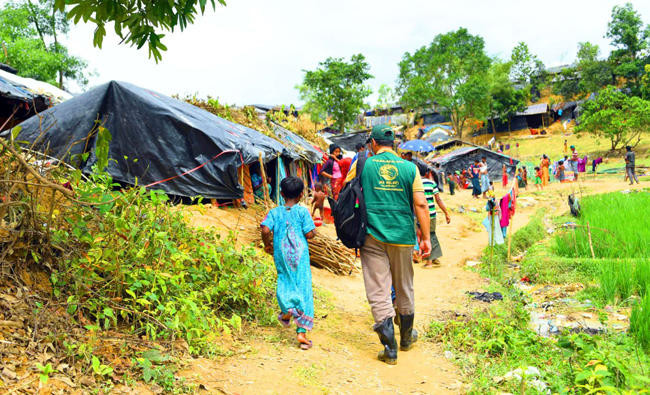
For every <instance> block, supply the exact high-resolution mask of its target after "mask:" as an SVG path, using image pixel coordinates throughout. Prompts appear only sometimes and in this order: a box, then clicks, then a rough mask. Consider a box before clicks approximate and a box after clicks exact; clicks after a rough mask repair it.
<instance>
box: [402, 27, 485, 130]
mask: <svg viewBox="0 0 650 395" xmlns="http://www.w3.org/2000/svg"><path fill="white" fill-rule="evenodd" d="M489 66H490V58H489V57H488V56H487V55H486V54H485V43H484V41H483V38H481V37H480V36H474V35H471V34H470V33H469V32H468V31H467V29H465V28H460V29H458V30H457V31H454V32H449V33H446V34H439V35H437V36H436V37H435V38H434V39H433V41H432V42H431V44H429V46H424V47H421V48H420V49H418V50H417V51H415V52H414V53H413V54H411V53H409V52H406V53H405V54H404V56H402V60H401V61H400V63H399V69H400V73H399V77H398V87H397V92H398V94H399V95H400V96H401V102H402V105H404V106H405V107H407V108H411V109H417V110H427V109H431V108H433V107H436V108H440V110H441V111H443V112H447V113H449V114H450V117H451V123H452V126H453V127H454V130H455V131H456V133H457V134H458V137H462V134H463V128H464V127H465V123H466V122H467V120H468V119H469V118H477V119H482V118H484V117H485V116H486V115H488V90H489V87H488V83H487V81H486V74H487V71H488V68H489Z"/></svg>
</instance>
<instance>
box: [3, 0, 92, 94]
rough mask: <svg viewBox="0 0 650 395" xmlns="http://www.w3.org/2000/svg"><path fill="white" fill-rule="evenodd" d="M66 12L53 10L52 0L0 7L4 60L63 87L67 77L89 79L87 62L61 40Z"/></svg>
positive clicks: (21, 71) (22, 72)
mask: <svg viewBox="0 0 650 395" xmlns="http://www.w3.org/2000/svg"><path fill="white" fill-rule="evenodd" d="M68 30H69V27H68V22H67V20H66V18H65V14H64V13H62V12H57V11H55V10H54V4H53V0H38V1H36V0H35V1H26V2H25V1H23V2H9V3H7V4H5V6H4V7H3V8H2V9H1V10H0V42H1V43H2V44H3V45H4V51H3V52H2V55H0V56H1V57H0V60H1V61H2V62H3V63H6V64H9V65H10V66H12V67H14V68H16V69H17V70H18V74H19V75H21V76H23V77H29V78H34V79H37V80H40V81H45V82H48V83H50V84H53V85H57V86H59V87H60V88H63V82H64V79H68V80H73V81H76V82H78V83H80V84H81V85H85V84H86V83H87V79H86V72H85V68H86V62H85V61H84V60H82V59H81V58H79V57H76V56H73V55H71V54H69V53H68V49H67V48H66V47H65V46H64V45H63V44H62V43H61V42H60V41H59V37H60V36H64V35H66V34H67V33H68Z"/></svg>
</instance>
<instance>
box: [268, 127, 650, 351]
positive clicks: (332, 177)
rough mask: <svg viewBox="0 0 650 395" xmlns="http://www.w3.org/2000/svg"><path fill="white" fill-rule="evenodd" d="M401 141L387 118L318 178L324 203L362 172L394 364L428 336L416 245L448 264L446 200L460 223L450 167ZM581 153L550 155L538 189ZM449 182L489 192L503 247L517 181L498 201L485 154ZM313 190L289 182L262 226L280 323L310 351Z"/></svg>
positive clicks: (335, 152)
mask: <svg viewBox="0 0 650 395" xmlns="http://www.w3.org/2000/svg"><path fill="white" fill-rule="evenodd" d="M394 142H395V134H394V131H393V130H392V128H391V127H390V126H388V125H378V126H375V127H373V128H372V131H371V134H370V138H369V142H368V145H367V146H363V145H361V146H360V147H358V149H357V155H356V156H355V157H354V158H352V159H351V160H350V162H349V163H345V162H343V163H342V160H343V157H342V155H341V149H340V147H337V146H333V147H332V148H331V149H330V154H331V155H330V158H329V159H328V161H327V162H326V164H325V165H324V166H323V169H322V171H321V179H320V181H319V182H318V183H315V185H314V191H313V194H314V198H313V199H312V203H316V204H315V205H316V206H320V208H321V210H322V203H323V202H324V200H325V198H326V197H327V196H328V195H330V196H331V197H332V198H334V199H336V198H337V196H338V194H339V192H340V190H341V188H343V187H344V185H345V184H346V183H347V182H350V181H352V180H353V179H355V177H358V179H359V180H360V183H361V186H362V193H363V198H364V201H365V206H366V214H367V230H366V235H365V242H364V245H363V246H362V247H361V248H360V256H361V266H362V272H363V281H364V285H365V289H366V297H367V299H368V303H369V304H370V309H371V313H372V316H373V319H374V325H373V329H374V331H375V332H376V333H377V335H378V337H379V341H380V343H381V344H382V349H381V351H380V352H379V354H378V358H379V360H381V361H383V362H385V363H388V364H396V363H397V353H398V349H399V350H401V351H408V350H409V349H411V347H412V346H413V344H414V343H415V342H416V341H417V339H418V333H417V331H416V330H415V329H414V320H415V303H414V300H415V299H414V287H413V272H414V270H413V267H414V266H413V264H414V260H413V251H414V249H418V250H419V253H420V255H421V256H422V257H423V258H424V259H425V261H426V263H425V265H424V266H434V265H436V264H439V260H438V258H440V257H441V256H442V249H441V248H440V243H439V241H438V238H437V235H436V224H437V212H436V207H439V208H440V209H441V210H442V211H443V213H444V215H445V219H446V222H447V223H450V221H451V217H450V215H449V212H448V211H447V209H446V207H445V205H444V203H443V202H442V200H441V198H440V195H439V192H440V185H439V184H440V181H441V173H440V172H436V171H435V169H433V168H432V167H431V166H429V165H427V164H426V163H425V162H422V163H420V162H419V161H417V162H413V158H412V155H408V154H406V155H404V156H403V157H400V155H398V154H397V153H396V152H395V151H394V150H393V146H394ZM571 150H572V157H571V158H570V159H568V158H567V162H568V163H566V162H565V161H564V160H560V161H558V162H557V163H556V165H555V166H554V165H552V164H551V161H550V159H549V157H548V156H547V155H543V156H542V158H541V161H540V164H539V166H537V167H535V176H534V180H535V181H534V182H535V185H536V186H538V188H543V187H544V186H546V185H548V183H549V182H550V175H551V172H552V171H551V168H552V167H555V169H554V173H555V174H556V178H559V179H560V180H563V179H564V172H565V171H566V168H569V169H571V170H573V171H574V176H573V177H574V180H577V178H578V175H577V173H578V171H577V169H576V168H575V166H574V164H573V162H575V161H576V158H577V153H576V150H575V147H573V146H572V147H571ZM361 158H363V163H360V164H359V165H360V166H359V168H360V169H361V170H360V171H361V174H357V166H355V165H354V164H355V162H357V161H360V160H361ZM625 161H626V170H627V174H628V176H629V178H630V182H633V181H636V182H638V179H637V178H636V175H635V174H634V165H635V158H634V153H633V152H632V151H631V149H630V148H629V147H628V153H627V154H626V156H625ZM423 163H424V164H423ZM503 171H504V176H503V183H504V186H507V183H508V179H507V172H506V166H505V165H504V166H503ZM516 177H517V184H518V185H517V186H522V185H523V186H524V187H525V186H526V184H527V180H528V173H527V171H526V169H525V167H521V168H519V169H518V170H517V172H516ZM446 180H447V182H448V183H450V184H451V183H453V184H456V183H458V184H459V185H462V186H464V184H465V183H471V186H472V195H473V196H474V197H475V198H477V199H478V198H479V196H481V195H483V197H486V198H487V200H488V204H487V206H486V210H487V211H488V213H489V216H488V218H487V220H486V221H487V222H485V223H484V224H485V226H486V228H488V231H489V233H490V234H491V236H490V237H491V243H496V244H498V243H499V239H501V240H502V239H503V238H504V237H505V233H506V229H507V227H508V226H509V221H510V219H511V218H512V215H513V214H514V211H515V206H516V205H515V201H516V198H517V196H516V192H515V190H516V187H515V188H513V189H511V190H510V192H508V193H506V194H505V195H504V196H503V197H502V198H501V199H500V200H498V201H496V199H495V197H494V187H493V182H492V181H490V178H489V172H488V167H487V159H486V158H485V157H482V158H481V160H480V161H479V160H476V161H474V163H473V164H472V165H471V166H470V167H469V168H468V169H466V170H463V171H462V172H461V171H456V172H449V174H447V178H446ZM522 183H523V184H522ZM328 187H329V188H328ZM304 191H305V186H304V184H303V181H302V180H301V179H300V178H297V177H287V178H285V179H283V180H282V182H281V183H280V193H281V195H282V197H283V198H284V204H283V205H282V206H279V207H276V208H274V209H272V210H271V211H270V212H269V213H268V215H267V216H266V218H265V219H264V221H263V222H262V224H261V233H262V239H263V241H264V246H265V251H266V252H268V253H269V254H272V255H273V257H274V260H275V266H276V269H277V273H278V277H277V299H278V304H279V307H280V313H279V314H278V320H279V322H280V323H281V324H282V325H283V326H285V327H289V326H290V325H291V320H293V321H294V323H295V326H296V333H297V342H298V344H299V346H300V348H301V349H304V350H307V349H309V348H311V347H312V341H311V340H309V339H308V338H307V335H306V333H307V332H308V331H310V330H311V329H312V328H313V325H314V302H313V291H312V280H311V270H310V266H309V248H308V240H309V239H311V238H313V237H315V235H316V226H315V224H314V220H313V218H312V217H313V216H314V214H315V211H314V210H312V212H311V213H310V211H309V210H308V209H307V208H306V207H303V206H301V205H300V202H301V199H302V198H303V195H304ZM328 191H331V193H328ZM321 215H322V212H321ZM501 242H502V241H501ZM395 324H396V325H397V326H398V329H399V330H396V328H395V326H394V325H395ZM397 334H399V345H398V343H397Z"/></svg>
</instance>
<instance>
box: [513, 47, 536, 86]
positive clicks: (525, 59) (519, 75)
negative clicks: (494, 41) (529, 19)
mask: <svg viewBox="0 0 650 395" xmlns="http://www.w3.org/2000/svg"><path fill="white" fill-rule="evenodd" d="M510 60H511V62H512V67H511V71H510V78H512V79H513V80H514V81H517V82H519V83H522V84H524V85H529V84H531V83H532V79H533V76H534V75H535V72H536V70H537V68H538V65H537V63H538V62H539V60H538V59H537V57H536V56H535V55H533V54H532V53H530V50H529V49H528V45H527V44H526V43H525V42H523V41H521V42H519V43H518V44H517V46H515V47H514V48H513V49H512V55H511V56H510Z"/></svg>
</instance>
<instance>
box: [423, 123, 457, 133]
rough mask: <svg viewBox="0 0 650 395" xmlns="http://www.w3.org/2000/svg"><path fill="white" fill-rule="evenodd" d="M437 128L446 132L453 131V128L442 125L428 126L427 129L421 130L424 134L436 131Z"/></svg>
mask: <svg viewBox="0 0 650 395" xmlns="http://www.w3.org/2000/svg"><path fill="white" fill-rule="evenodd" d="M438 128H441V129H446V130H454V128H452V127H451V126H449V125H443V124H441V123H434V124H433V125H428V126H427V127H425V128H423V129H422V130H423V131H424V133H426V132H428V131H429V130H432V129H438Z"/></svg>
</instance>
